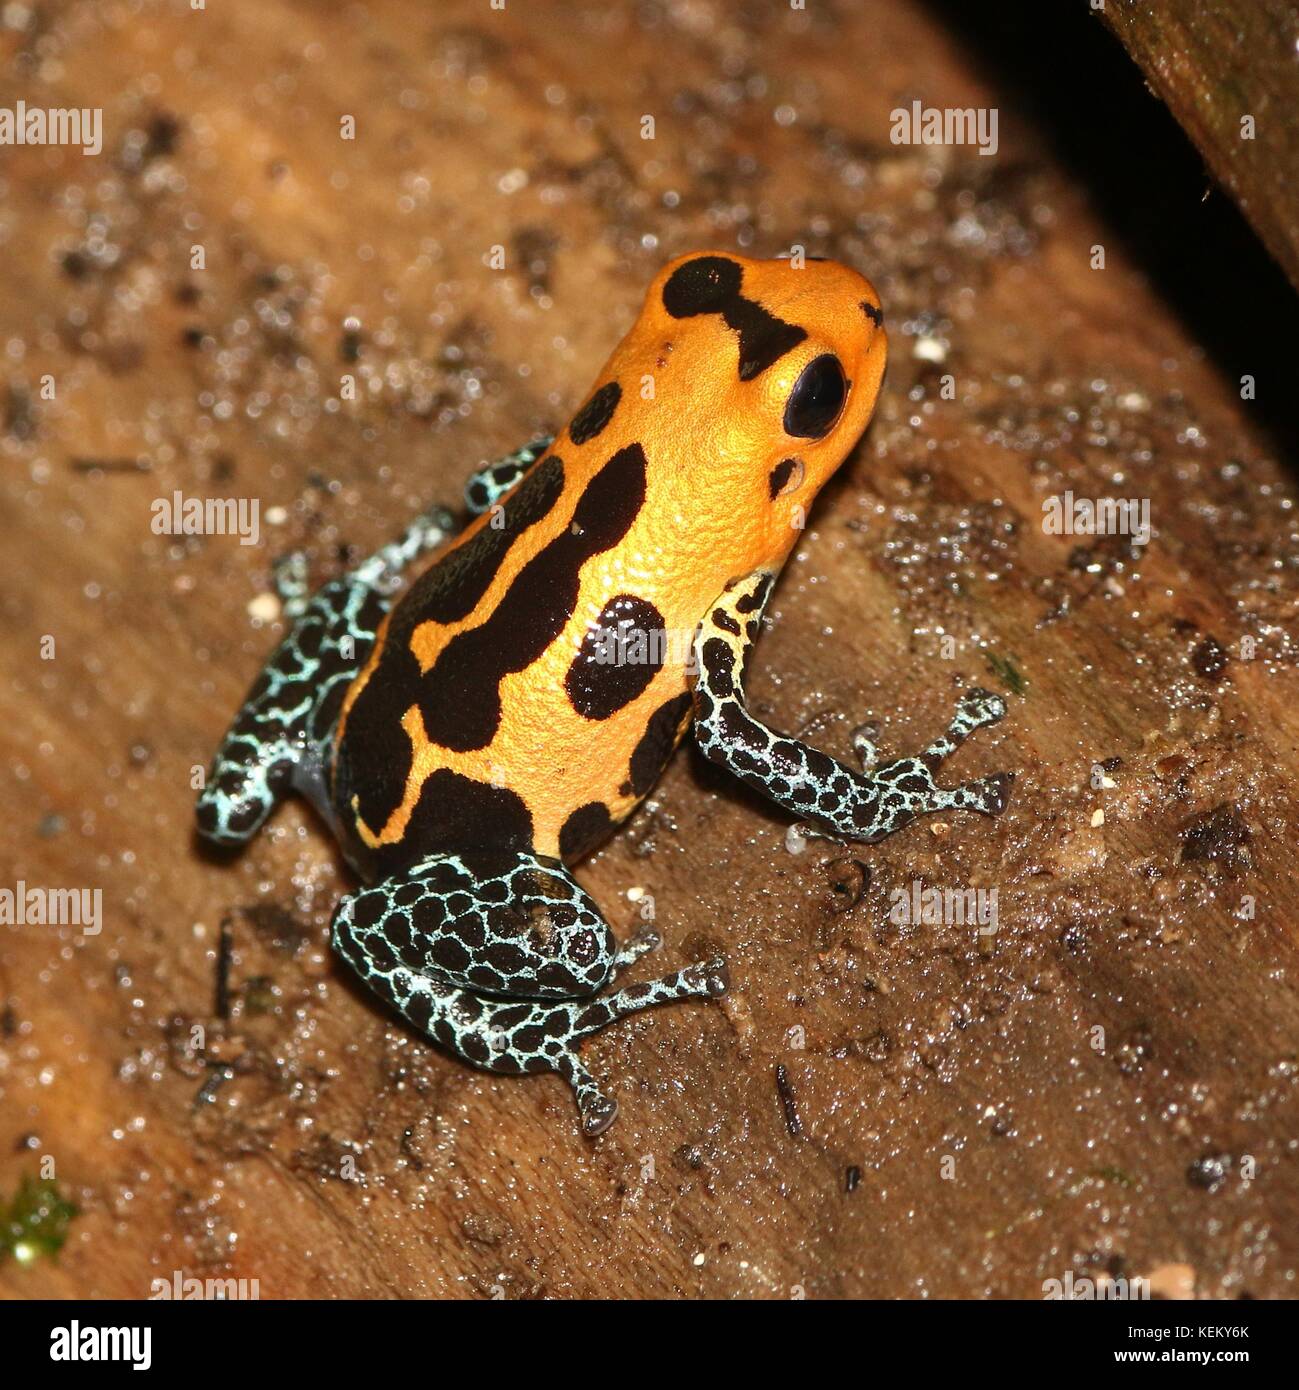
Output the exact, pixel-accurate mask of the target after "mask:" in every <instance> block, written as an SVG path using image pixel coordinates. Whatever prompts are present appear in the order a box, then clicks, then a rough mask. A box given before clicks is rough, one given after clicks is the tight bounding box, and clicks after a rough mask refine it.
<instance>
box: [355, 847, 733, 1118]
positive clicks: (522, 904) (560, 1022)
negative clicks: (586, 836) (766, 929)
mask: <svg viewBox="0 0 1299 1390" xmlns="http://www.w3.org/2000/svg"><path fill="white" fill-rule="evenodd" d="M333 941H334V947H335V949H336V950H337V951H338V953H339V955H341V956H342V957H343V959H344V960H345V961H347V963H348V964H349V965H350V966H351V967H352V968H353V969H354V970H355V971H356V972H357V974H358V975H359V976H360V977H361V978H362V979H363V980H364V981H365V982H366V984H367V985H369V986H370V988H371V989H372V990H374V992H375V993H376V994H378V995H379V996H380V997H381V998H383V999H386V1000H387V1001H388V1002H389V1003H390V1004H392V1005H393V1006H394V1007H395V1008H396V1009H397V1010H398V1011H399V1012H400V1013H401V1014H402V1015H403V1016H404V1017H405V1018H407V1019H409V1020H410V1022H411V1023H413V1024H414V1025H415V1026H416V1027H417V1028H419V1029H420V1030H422V1031H423V1032H425V1033H427V1034H428V1035H429V1037H431V1038H432V1039H433V1040H434V1041H435V1042H438V1043H440V1044H441V1045H442V1046H444V1047H446V1048H448V1049H450V1050H451V1051H453V1052H455V1053H457V1054H458V1055H459V1056H461V1057H463V1058H465V1059H466V1060H467V1061H469V1062H472V1063H473V1064H474V1065H475V1066H479V1067H483V1068H485V1069H486V1070H488V1071H494V1072H502V1073H505V1074H509V1075H520V1074H522V1073H525V1072H539V1071H557V1072H559V1073H560V1074H561V1075H562V1076H564V1077H566V1078H567V1079H568V1081H569V1083H570V1084H571V1085H572V1086H573V1089H574V1092H575V1095H576V1098H577V1104H578V1110H579V1113H580V1114H581V1117H582V1127H583V1130H584V1131H585V1132H586V1133H587V1134H599V1133H601V1132H603V1131H604V1130H605V1129H607V1128H608V1126H609V1125H610V1124H611V1123H612V1121H613V1118H614V1115H615V1114H616V1113H617V1106H616V1105H615V1103H614V1102H613V1101H612V1100H611V1099H610V1098H609V1097H608V1096H606V1095H605V1094H604V1093H603V1092H602V1091H601V1090H600V1087H599V1086H598V1085H597V1084H596V1082H595V1080H594V1079H593V1078H592V1077H591V1075H590V1074H589V1073H588V1072H587V1071H586V1069H585V1068H584V1067H583V1066H582V1065H581V1063H580V1062H579V1060H578V1057H577V1045H578V1043H579V1042H580V1040H581V1039H582V1038H584V1037H587V1036H588V1035H589V1034H591V1033H594V1032H596V1031H597V1030H598V1029H600V1028H603V1027H605V1026H606V1025H607V1024H609V1023H612V1022H613V1021H614V1020H615V1019H618V1018H622V1017H624V1016H625V1015H627V1014H630V1013H634V1012H636V1011H637V1010H639V1009H644V1008H649V1007H650V1006H651V1005H654V1004H660V1003H668V1002H670V1001H672V1000H676V999H688V998H698V997H706V996H710V995H716V994H720V993H721V992H722V991H723V990H724V989H725V987H726V974H725V966H724V965H723V964H722V962H721V961H710V962H709V963H708V964H707V965H702V966H691V967H689V968H688V969H686V970H679V971H677V972H675V973H674V974H672V975H669V976H666V977H665V978H664V979H662V980H656V981H653V982H651V983H649V984H644V985H633V986H631V987H629V988H626V989H621V990H616V991H614V992H613V993H610V994H607V995H601V994H599V993H598V991H599V990H600V989H602V988H603V987H604V986H605V985H606V984H608V983H609V981H610V980H611V979H612V978H613V976H614V974H615V973H616V972H617V971H618V970H620V969H622V968H623V967H625V966H627V965H630V964H631V963H632V962H633V961H634V960H636V959H638V958H639V957H640V956H642V955H643V954H644V953H645V952H646V951H647V950H649V949H651V947H652V946H653V945H655V944H657V939H656V937H655V935H654V933H653V932H652V931H642V932H640V933H638V934H637V935H636V936H635V937H633V938H632V940H630V941H629V942H628V943H627V944H626V945H625V946H624V947H623V948H622V949H621V950H618V949H617V948H616V947H615V944H614V941H613V936H612V934H611V933H610V931H609V928H608V926H607V925H606V924H605V922H604V919H603V918H602V917H601V916H600V913H599V910H598V908H597V907H596V906H595V903H594V902H593V901H592V900H591V898H590V897H589V896H588V895H587V894H586V893H585V892H584V891H583V890H582V889H581V888H580V887H579V886H578V884H577V883H576V882H575V881H574V880H573V879H572V878H571V876H570V875H569V874H568V872H567V871H566V870H565V869H564V868H563V866H562V865H560V864H558V863H556V862H554V861H551V860H543V859H539V858H537V857H536V856H534V855H531V854H527V853H521V852H518V853H516V852H509V853H498V854H495V855H477V856H474V855H443V856H438V857H437V858H434V859H429V860H426V861H425V862H424V863H422V864H419V865H417V866H416V867H415V868H414V869H412V870H411V871H410V873H409V874H408V875H406V876H403V877H402V878H399V879H394V880H392V881H390V882H387V883H382V884H379V885H377V886H376V887H374V888H367V889H365V890H363V891H362V892H360V893H357V894H355V895H354V896H352V897H350V898H344V899H343V901H342V902H341V903H340V904H339V906H338V911H337V912H336V913H335V915H334V924H333Z"/></svg>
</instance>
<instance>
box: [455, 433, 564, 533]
mask: <svg viewBox="0 0 1299 1390" xmlns="http://www.w3.org/2000/svg"><path fill="white" fill-rule="evenodd" d="M554 442H555V439H554V436H553V435H549V434H547V435H543V436H542V437H541V438H540V439H534V440H532V441H531V443H528V444H525V445H524V446H523V448H522V449H516V450H515V451H514V453H512V454H506V456H505V457H504V458H502V459H497V460H496V462H495V463H489V464H488V465H487V466H486V467H485V468H480V469H479V470H478V472H477V473H471V474H470V475H469V481H468V482H467V483H466V484H465V506H466V507H467V508H468V509H469V515H470V516H481V515H482V514H483V512H489V511H491V509H492V508H493V507H494V506H495V505H496V503H497V502H499V501H500V499H501V498H502V497H504V496H505V494H506V493H507V492H509V490H510V489H511V488H512V487H513V486H514V485H515V483H517V482H518V481H519V479H520V478H522V477H523V475H524V474H525V473H526V472H527V471H528V469H529V468H531V467H532V465H533V464H534V463H536V461H537V460H538V459H539V458H540V457H541V456H542V454H544V453H545V452H546V450H547V449H549V448H550V446H551V445H552V444H553V443H554Z"/></svg>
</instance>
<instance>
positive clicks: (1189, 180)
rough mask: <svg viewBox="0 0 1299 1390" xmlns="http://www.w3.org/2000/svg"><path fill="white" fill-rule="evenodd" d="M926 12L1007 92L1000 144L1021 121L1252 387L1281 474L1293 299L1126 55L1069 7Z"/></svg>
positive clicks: (1294, 450)
mask: <svg viewBox="0 0 1299 1390" xmlns="http://www.w3.org/2000/svg"><path fill="white" fill-rule="evenodd" d="M927 3H928V4H929V7H930V9H931V10H932V11H933V12H934V13H935V15H936V17H937V18H938V19H939V21H940V22H941V23H942V24H943V25H944V26H945V27H946V28H947V29H949V30H950V31H951V32H952V33H953V34H955V35H956V36H957V38H958V39H959V41H960V43H961V46H962V48H963V49H964V50H965V51H966V52H967V53H968V54H969V55H970V56H971V58H972V59H973V61H974V62H975V64H976V66H978V67H979V68H981V69H982V70H983V72H984V73H985V74H986V76H987V77H988V78H989V80H990V82H991V84H992V85H993V86H994V87H995V88H996V89H997V91H998V93H999V94H1000V93H1003V92H1004V93H1005V94H1006V98H1007V100H1006V108H1007V109H1005V110H1003V112H1002V115H1001V131H1002V138H1003V139H1004V137H1005V131H1006V127H1007V125H1008V120H1009V117H1010V116H1011V112H1012V111H1013V113H1014V117H1015V119H1016V120H1023V121H1025V122H1027V123H1029V124H1030V125H1031V127H1032V129H1033V130H1034V131H1035V132H1036V133H1037V135H1038V136H1039V138H1041V139H1042V140H1044V141H1045V142H1046V143H1047V144H1048V146H1049V147H1050V148H1051V150H1052V151H1053V152H1054V154H1055V155H1056V156H1057V157H1058V158H1059V159H1060V161H1061V162H1062V164H1063V165H1064V168H1065V171H1066V173H1067V174H1069V175H1070V176H1071V177H1072V178H1074V179H1076V180H1077V181H1078V182H1079V184H1080V185H1082V186H1083V187H1084V188H1085V189H1086V192H1087V195H1088V197H1089V198H1090V199H1091V201H1092V203H1093V204H1094V206H1095V207H1096V208H1097V210H1098V212H1099V213H1100V214H1101V215H1102V216H1103V217H1104V219H1105V221H1106V222H1107V224H1108V225H1109V226H1110V227H1112V228H1113V230H1114V233H1115V234H1116V236H1117V237H1118V239H1119V240H1120V242H1121V244H1122V248H1123V251H1124V252H1125V254H1127V255H1129V256H1130V257H1131V258H1132V259H1133V260H1134V261H1135V262H1136V264H1137V266H1138V267H1139V268H1140V269H1141V270H1142V272H1143V273H1144V274H1145V275H1146V276H1147V277H1148V278H1149V281H1150V283H1151V285H1152V287H1153V288H1154V290H1155V291H1156V292H1157V293H1158V294H1159V295H1160V296H1161V297H1162V298H1163V299H1164V300H1165V301H1166V302H1167V303H1168V305H1169V307H1170V309H1171V310H1172V311H1173V312H1174V313H1176V314H1177V315H1179V317H1180V318H1181V319H1182V321H1183V322H1184V323H1185V325H1186V327H1187V329H1188V331H1189V332H1190V334H1191V336H1192V337H1193V338H1194V339H1195V341H1196V342H1197V343H1198V344H1199V345H1200V346H1202V347H1203V348H1204V349H1205V351H1206V352H1207V353H1208V355H1209V358H1210V360H1211V361H1212V362H1214V363H1215V364H1216V365H1217V366H1218V367H1219V368H1220V369H1221V370H1222V371H1223V372H1224V373H1225V374H1226V375H1227V376H1228V377H1229V378H1230V379H1231V380H1232V381H1233V382H1238V381H1239V378H1240V377H1241V376H1243V375H1246V374H1248V375H1251V376H1253V377H1254V378H1255V381H1256V389H1257V393H1258V395H1257V399H1256V400H1255V401H1254V402H1252V403H1251V404H1250V407H1249V408H1250V410H1251V411H1252V412H1257V415H1256V418H1257V419H1258V421H1259V422H1260V424H1261V425H1262V427H1263V428H1264V429H1265V430H1267V431H1268V432H1269V433H1270V434H1271V435H1272V436H1273V439H1274V443H1275V446H1276V449H1277V452H1278V456H1279V458H1280V459H1281V461H1282V462H1283V463H1285V464H1286V465H1287V466H1288V467H1293V466H1294V465H1293V464H1292V463H1291V462H1290V460H1293V459H1295V458H1296V457H1297V456H1299V392H1296V391H1295V389H1294V385H1293V377H1294V361H1295V347H1294V344H1295V343H1296V342H1297V341H1299V296H1297V295H1296V293H1295V291H1294V288H1293V287H1292V286H1291V284H1290V282H1289V280H1287V279H1286V277H1285V274H1284V273H1283V272H1282V270H1281V268H1280V267H1279V266H1278V265H1277V264H1276V262H1275V261H1274V260H1272V258H1271V256H1270V255H1269V254H1268V252H1267V250H1266V248H1265V247H1264V246H1263V244H1262V242H1261V241H1259V240H1258V238H1257V237H1256V236H1255V234H1254V232H1253V230H1252V229H1251V228H1250V226H1249V224H1248V222H1246V220H1245V218H1244V217H1243V215H1242V214H1241V213H1240V212H1239V210H1238V209H1237V207H1236V204H1235V202H1234V201H1233V200H1232V197H1231V195H1230V193H1228V192H1227V191H1226V190H1225V189H1222V188H1220V187H1219V186H1218V185H1217V184H1216V183H1215V181H1214V179H1213V176H1212V174H1210V172H1209V170H1208V168H1207V166H1206V165H1205V163H1204V160H1203V159H1202V157H1201V156H1200V153H1199V151H1198V150H1197V149H1196V148H1195V146H1194V145H1193V144H1192V143H1191V141H1190V139H1189V137H1188V136H1187V135H1186V134H1185V133H1184V132H1183V131H1182V128H1181V127H1180V126H1179V125H1178V124H1177V122H1176V121H1175V120H1174V119H1173V117H1172V115H1171V114H1170V113H1169V111H1168V109H1167V107H1165V106H1164V104H1163V103H1162V102H1161V101H1160V100H1159V98H1158V97H1157V96H1155V95H1154V93H1153V92H1151V91H1150V90H1149V89H1148V88H1147V86H1146V83H1145V77H1144V75H1143V74H1142V72H1141V69H1140V68H1139V67H1138V66H1137V65H1136V63H1134V62H1133V61H1132V59H1131V58H1130V57H1129V56H1128V53H1127V50H1126V49H1125V48H1124V47H1123V45H1122V44H1121V43H1120V42H1119V40H1118V39H1117V38H1116V37H1115V36H1114V35H1113V34H1112V33H1111V31H1110V30H1109V29H1108V28H1107V27H1106V25H1105V23H1104V21H1103V20H1101V19H1100V18H1099V17H1098V16H1095V15H1093V14H1091V12H1090V11H1089V10H1088V8H1087V6H1086V5H1085V4H1084V3H1081V0H1079V3H1075V4H1069V5H1064V4H1058V3H1054V4H1045V3H1043V2H1042V0H1003V3H1000V4H997V5H974V4H970V3H969V0H927ZM914 95H915V96H918V97H920V98H921V99H924V94H923V93H922V92H917V93H915V94H914ZM1206 192H1208V193H1209V196H1208V197H1207V198H1206V197H1205V193H1206Z"/></svg>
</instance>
